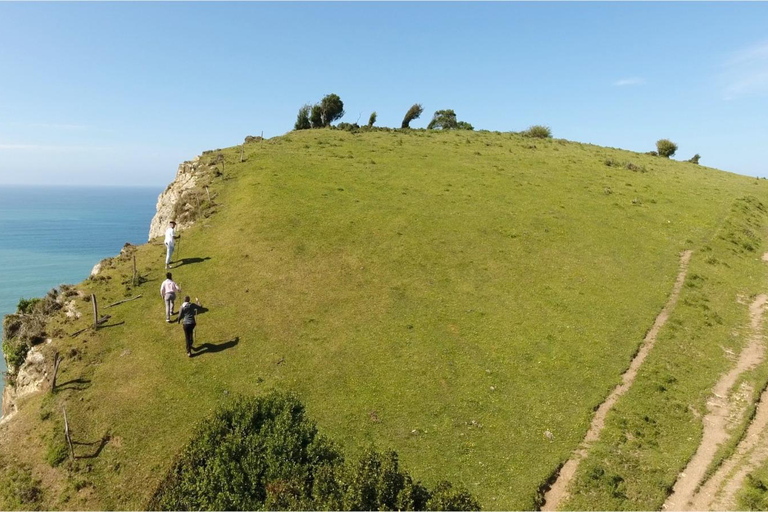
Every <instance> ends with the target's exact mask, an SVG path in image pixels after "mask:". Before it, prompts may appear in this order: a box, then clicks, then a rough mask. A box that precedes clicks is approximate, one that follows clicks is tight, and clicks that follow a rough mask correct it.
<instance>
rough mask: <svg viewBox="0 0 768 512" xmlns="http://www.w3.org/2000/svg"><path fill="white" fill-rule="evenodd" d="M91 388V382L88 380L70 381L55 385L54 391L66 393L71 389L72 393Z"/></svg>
mask: <svg viewBox="0 0 768 512" xmlns="http://www.w3.org/2000/svg"><path fill="white" fill-rule="evenodd" d="M90 386H91V381H90V380H88V379H72V380H68V381H67V382H62V383H61V384H58V383H57V384H56V391H66V390H67V389H72V390H74V391H82V390H84V389H88V388H89V387H90Z"/></svg>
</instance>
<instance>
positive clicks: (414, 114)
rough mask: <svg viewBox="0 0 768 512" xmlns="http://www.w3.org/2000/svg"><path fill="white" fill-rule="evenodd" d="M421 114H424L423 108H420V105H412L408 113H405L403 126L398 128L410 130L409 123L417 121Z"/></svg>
mask: <svg viewBox="0 0 768 512" xmlns="http://www.w3.org/2000/svg"><path fill="white" fill-rule="evenodd" d="M422 112H424V108H423V107H422V106H421V104H420V103H414V104H413V106H412V107H411V108H409V109H408V112H406V113H405V117H404V118H403V124H402V125H401V126H400V128H410V127H411V126H410V124H411V121H413V120H414V119H418V118H419V116H420V115H421V113H422Z"/></svg>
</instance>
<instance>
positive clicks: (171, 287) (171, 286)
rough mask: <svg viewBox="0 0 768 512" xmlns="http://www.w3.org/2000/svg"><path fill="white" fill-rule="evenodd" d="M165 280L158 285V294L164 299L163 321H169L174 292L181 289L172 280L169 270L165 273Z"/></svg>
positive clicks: (174, 296) (174, 297)
mask: <svg viewBox="0 0 768 512" xmlns="http://www.w3.org/2000/svg"><path fill="white" fill-rule="evenodd" d="M165 277H166V279H165V281H163V284H161V285H160V295H161V296H162V297H163V300H164V301H165V321H166V322H168V323H171V315H173V314H175V313H174V312H173V302H174V301H175V300H176V294H177V293H178V292H180V291H181V287H179V285H177V284H176V283H175V282H173V276H172V275H171V273H170V272H168V273H167V274H165Z"/></svg>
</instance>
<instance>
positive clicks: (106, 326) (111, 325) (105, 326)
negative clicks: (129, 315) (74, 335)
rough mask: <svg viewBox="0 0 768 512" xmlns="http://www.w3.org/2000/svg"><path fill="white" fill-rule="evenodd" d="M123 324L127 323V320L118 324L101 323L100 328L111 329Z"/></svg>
mask: <svg viewBox="0 0 768 512" xmlns="http://www.w3.org/2000/svg"><path fill="white" fill-rule="evenodd" d="M123 324H125V320H123V321H122V322H118V323H116V324H109V325H100V326H99V329H109V328H110V327H117V326H118V325H123Z"/></svg>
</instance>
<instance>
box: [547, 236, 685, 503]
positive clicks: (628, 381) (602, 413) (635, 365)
mask: <svg viewBox="0 0 768 512" xmlns="http://www.w3.org/2000/svg"><path fill="white" fill-rule="evenodd" d="M691 253H692V251H690V250H688V251H684V252H683V253H682V254H681V255H680V271H679V272H678V274H677V280H676V281H675V286H674V287H673V289H672V294H671V295H670V296H669V300H668V301H667V303H666V305H665V306H664V308H663V309H662V310H661V313H659V316H657V317H656V321H655V322H654V323H653V327H651V329H650V330H649V331H648V333H647V334H646V335H645V339H643V343H642V345H641V346H640V350H639V351H638V352H637V355H635V357H634V359H632V362H631V363H630V365H629V368H628V369H627V371H626V372H624V375H622V378H621V384H619V385H618V386H616V387H615V388H614V390H613V391H612V392H611V394H610V395H608V398H606V399H605V401H604V402H603V403H602V404H600V407H598V408H597V412H595V416H594V417H593V418H592V423H591V424H590V426H589V430H588V431H587V434H586V436H584V440H583V441H582V442H581V445H580V446H579V448H578V449H577V450H576V451H575V452H574V453H573V455H572V456H571V458H570V459H568V461H567V462H566V463H565V464H564V465H563V467H562V468H561V469H560V472H559V473H558V475H557V479H556V480H555V482H554V483H553V484H552V486H551V487H550V488H549V490H548V491H547V492H546V494H544V504H543V505H542V507H541V510H557V508H558V507H559V506H560V504H561V503H562V502H563V501H564V500H565V498H567V497H568V486H569V485H570V483H571V481H572V480H573V477H574V475H575V474H576V470H577V469H578V467H579V464H580V463H581V461H582V459H583V458H584V457H586V455H587V452H588V451H589V447H590V446H591V445H592V443H594V442H595V441H596V440H597V439H598V438H599V437H600V432H602V430H603V428H604V427H605V418H606V416H607V415H608V412H609V411H610V410H611V409H612V408H613V406H614V405H615V404H616V402H617V401H618V399H619V398H620V397H621V396H622V395H623V394H624V393H626V392H627V390H628V389H629V388H630V386H632V383H633V382H634V381H635V377H636V376H637V372H638V370H639V369H640V366H641V365H642V364H643V361H645V358H646V357H647V356H648V353H649V352H650V351H651V349H652V348H653V345H654V344H655V343H656V337H657V336H658V334H659V331H660V330H661V328H662V327H663V326H664V324H665V323H666V322H667V319H668V318H669V314H670V312H671V311H672V310H673V309H674V307H675V304H677V298H678V297H679V295H680V290H681V289H682V288H683V283H684V282H685V276H686V273H687V272H688V262H689V261H690V260H691Z"/></svg>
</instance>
